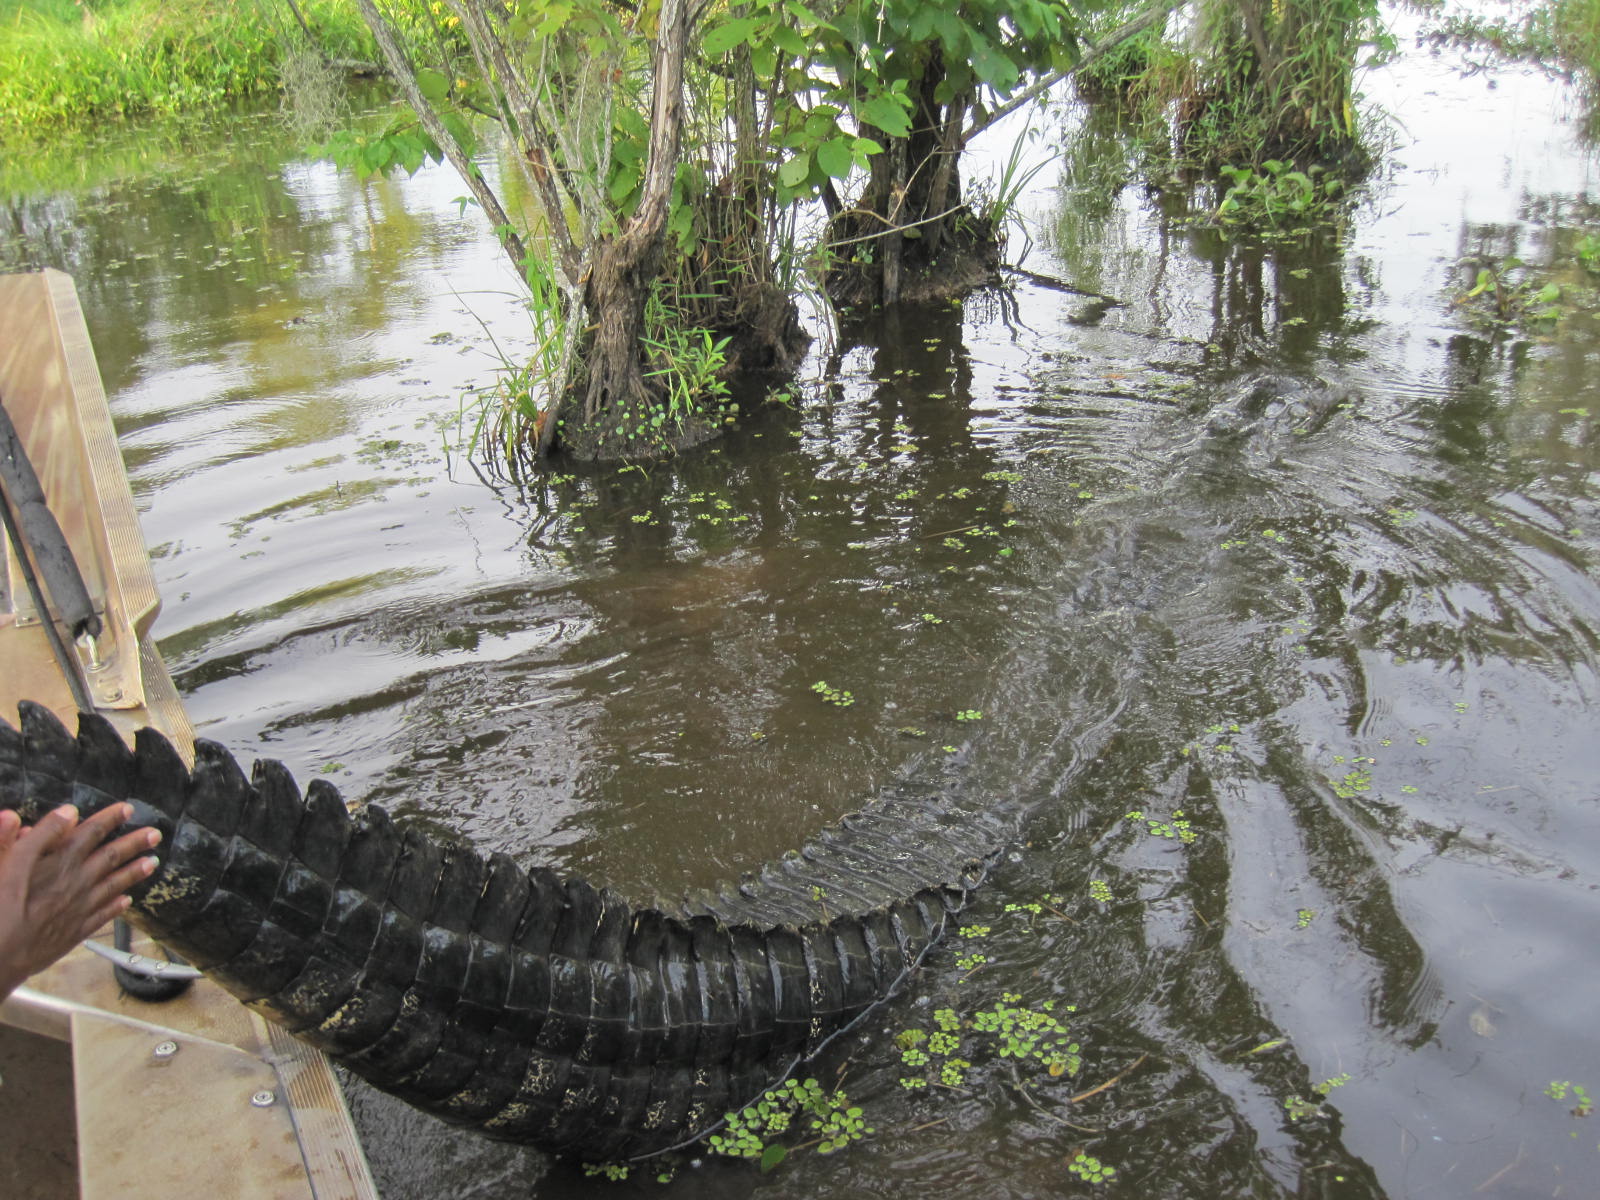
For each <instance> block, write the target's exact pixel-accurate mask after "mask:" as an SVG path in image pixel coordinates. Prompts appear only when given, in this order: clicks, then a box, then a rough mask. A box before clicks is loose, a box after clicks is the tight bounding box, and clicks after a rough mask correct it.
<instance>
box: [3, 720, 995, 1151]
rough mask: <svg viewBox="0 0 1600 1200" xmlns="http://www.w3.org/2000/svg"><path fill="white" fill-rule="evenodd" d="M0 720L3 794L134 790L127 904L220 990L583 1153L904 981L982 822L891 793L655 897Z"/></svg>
mask: <svg viewBox="0 0 1600 1200" xmlns="http://www.w3.org/2000/svg"><path fill="white" fill-rule="evenodd" d="M20 714H21V722H20V725H21V728H20V730H19V729H13V728H12V727H11V726H10V725H8V724H6V723H5V722H4V721H0V808H11V809H15V810H17V811H18V812H19V813H20V814H21V816H22V817H23V819H24V820H26V821H29V822H33V821H36V820H38V819H39V817H41V816H42V815H44V813H46V812H48V811H50V810H51V809H53V808H55V807H57V806H58V805H61V804H69V803H70V804H74V805H76V806H77V807H78V809H79V811H80V812H81V813H82V814H83V815H85V816H88V815H92V814H93V813H94V812H97V811H99V810H100V809H102V808H103V807H105V806H106V805H108V804H113V803H117V802H119V801H125V802H127V803H129V804H131V805H132V806H133V809H134V817H133V819H132V821H131V822H130V824H129V828H130V829H132V828H138V827H153V828H156V829H159V830H160V831H161V833H162V836H163V842H162V849H161V865H160V867H159V868H158V870H157V871H156V873H155V874H154V875H153V876H151V877H150V878H149V879H148V880H146V881H144V882H143V883H142V884H140V885H139V886H138V887H137V888H136V889H135V890H134V892H133V900H134V905H133V909H132V915H133V916H134V917H135V919H136V920H138V921H139V922H140V923H141V924H142V925H144V926H145V927H146V928H147V929H149V930H150V931H151V933H153V934H154V935H156V936H157V937H159V938H160V939H161V940H162V941H163V942H164V943H166V944H167V945H169V946H171V947H172V948H173V949H174V950H176V951H178V952H179V953H181V954H182V955H183V956H184V957H186V958H187V959H189V960H190V961H191V962H193V963H194V964H195V965H197V966H199V967H200V968H201V969H202V970H204V971H205V972H206V973H207V974H208V975H209V976H211V977H212V978H213V979H215V980H216V981H217V982H219V983H221V984H222V986H224V987H225V988H227V989H228V990H229V991H230V992H232V993H233V994H234V995H235V996H237V997H239V999H241V1000H242V1001H244V1002H245V1003H247V1004H249V1005H250V1006H251V1007H252V1008H254V1009H255V1010H257V1011H258V1012H260V1013H262V1014H263V1015H264V1016H266V1017H268V1018H269V1019H271V1020H273V1021H275V1022H277V1023H278V1024H280V1025H282V1026H284V1027H285V1028H287V1029H288V1030H290V1031H291V1032H293V1033H295V1034H297V1035H298V1036H300V1037H301V1038H303V1039H305V1040H306V1041H308V1042H310V1043H312V1044H314V1045H316V1046H317V1047H319V1048H320V1049H322V1050H324V1051H325V1052H326V1053H327V1054H328V1055H329V1056H330V1057H332V1058H333V1059H334V1060H335V1061H337V1062H339V1063H341V1064H342V1065H344V1066H345V1067H347V1068H349V1069H350V1070H351V1071H353V1072H354V1073H356V1074H357V1075H360V1076H362V1077H363V1078H365V1079H367V1080H368V1081H370V1082H371V1083H373V1084H374V1085H375V1086H377V1087H379V1088H381V1089H383V1090H385V1091H388V1092H391V1093H393V1094H394V1095H396V1096H399V1097H401V1098H402V1099H404V1100H406V1101H408V1102H410V1103H412V1104H414V1105H416V1106H417V1107H419V1108H421V1109H423V1110H425V1111H427V1112H430V1113H433V1114H435V1115H437V1116H439V1117H441V1118H443V1119H444V1120H446V1121H450V1122H455V1123H458V1124H462V1125H468V1126H472V1127H474V1128H476V1129H478V1130H480V1131H482V1132H484V1133H486V1134H488V1135H490V1136H492V1137H498V1138H504V1139H509V1140H515V1141H521V1142H526V1143H531V1144H534V1145H537V1146H540V1147H542V1148H544V1149H547V1150H550V1151H552V1152H555V1153H559V1154H571V1155H576V1156H581V1157H583V1158H585V1159H588V1160H591V1161H610V1160H619V1159H626V1158H637V1157H643V1156H647V1155H650V1154H654V1153H658V1152H660V1151H663V1150H666V1149H670V1148H673V1147H676V1146H679V1145H683V1144H686V1143H688V1142H692V1141H695V1140H697V1139H699V1138H701V1137H704V1136H705V1135H706V1134H707V1133H709V1132H711V1131H712V1130H713V1129H715V1128H716V1127H717V1125H718V1124H719V1123H720V1121H721V1119H722V1116H723V1114H724V1113H725V1112H727V1111H729V1110H730V1109H733V1108H736V1107H739V1106H742V1105H743V1104H745V1103H746V1102H748V1101H749V1100H751V1099H752V1098H753V1097H755V1096H757V1095H759V1094H760V1093H761V1092H762V1091H763V1090H764V1089H765V1088H767V1087H769V1086H771V1085H772V1084H774V1083H776V1082H778V1081H780V1080H781V1079H782V1078H784V1077H785V1076H786V1075H787V1074H789V1073H790V1072H791V1071H793V1070H794V1068H795V1067H796V1065H797V1064H798V1063H800V1062H801V1061H803V1060H805V1059H806V1058H807V1057H809V1056H811V1055H814V1054H815V1053H817V1051H818V1050H819V1049H820V1048H821V1047H822V1045H823V1044H825V1043H826V1042H827V1041H828V1040H829V1039H830V1038H832V1037H834V1036H837V1035H838V1034H839V1033H840V1032H842V1031H843V1030H845V1029H847V1028H849V1027H850V1026H851V1025H852V1024H854V1023H855V1022H857V1021H859V1020H860V1019H861V1018H862V1016H863V1015H864V1014H866V1013H868V1012H869V1011H871V1010H872V1009H873V1008H874V1006H876V1005H878V1004H880V1003H881V1002H882V1001H884V1000H885V999H886V998H888V997H889V996H890V995H892V994H894V992H895V991H896V990H897V989H898V988H900V987H901V986H902V985H903V984H904V982H905V981H906V979H907V978H908V976H909V974H910V973H911V972H912V971H913V970H914V969H915V968H916V966H917V965H918V963H919V962H920V961H921V959H922V957H923V955H924V954H925V953H926V951H927V949H928V947H929V946H930V945H931V944H932V942H933V941H934V940H935V939H937V938H938V936H939V935H940V933H941V932H942V931H943V929H944V927H945V925H946V923H947V922H948V921H949V919H950V917H951V915H952V914H954V913H955V912H957V911H958V910H959V909H960V908H961V907H962V905H963V904H964V903H965V901H966V899H967V895H968V893H969V892H970V891H971V890H972V888H974V887H976V886H977V885H978V884H979V883H980V882H981V881H982V880H983V878H984V875H985V874H986V872H987V869H988V866H989V863H990V862H991V861H992V858H993V854H994V851H995V849H996V848H997V847H998V845H999V842H1000V839H1001V831H1000V830H999V828H998V825H997V824H996V823H986V821H987V820H988V819H986V818H985V817H983V816H981V815H979V816H970V817H966V818H959V817H953V816H952V815H951V814H950V813H949V812H948V811H946V810H945V808H944V806H941V805H939V804H938V803H936V802H935V801H934V800H933V799H929V798H919V797H917V796H914V795H911V794H902V795H897V796H894V797H891V798H889V799H888V800H886V801H883V802H880V803H876V804H874V805H872V806H870V807H869V808H867V809H866V810H864V811H863V812H862V813H860V814H856V815H855V816H853V817H850V818H846V819H845V820H844V821H843V822H841V823H840V824H839V825H838V826H836V827H834V828H832V829H830V830H828V831H825V832H824V833H823V834H822V835H821V836H820V837H819V838H818V839H817V840H816V841H815V842H814V843H813V844H812V845H810V846H808V847H807V848H806V849H805V850H803V851H801V852H799V853H797V854H793V855H790V856H789V857H788V858H786V859H784V860H782V861H781V862H780V863H777V864H773V865H772V866H769V867H768V868H766V869H764V870H763V871H762V872H760V873H759V874H758V875H755V876H750V877H746V879H745V880H744V881H743V882H742V883H740V884H739V885H738V886H736V887H731V888H728V889H725V890H724V891H722V892H720V893H717V894H706V895H702V896H700V897H697V898H693V899H690V900H688V901H685V902H684V903H683V904H681V905H678V906H667V905H662V904H657V905H653V906H633V905H630V904H628V903H626V902H625V901H623V900H622V899H621V898H619V897H618V896H617V895H615V894H614V893H612V892H611V891H609V890H606V889H603V888H596V887H593V886H591V885H590V884H588V883H585V882H583V881H582V880H579V879H562V878H559V877H558V876H557V875H555V874H554V873H553V872H551V871H549V870H545V869H543V868H534V869H532V870H527V869H524V868H523V867H520V866H519V865H518V864H517V863H516V862H515V860H513V859H512V858H510V857H509V856H507V855H505V854H490V855H484V854H482V853H480V852H479V851H477V850H475V849H473V848H472V847H470V846H467V845H464V844H460V843H446V842H440V841H436V840H434V839H432V838H430V837H429V836H428V835H426V834H424V833H422V832H421V831H419V830H416V829H408V828H402V827H401V826H398V825H397V824H396V823H395V822H394V821H393V820H391V819H390V817H389V815H388V814H387V813H386V812H385V811H384V810H383V809H381V808H378V807H368V808H365V809H363V810H362V811H361V812H360V813H359V815H357V816H355V817H352V816H351V815H350V814H349V812H348V811H347V809H346V805H345V802H344V800H343V798H342V797H341V796H340V795H339V792H338V791H337V789H335V788H334V787H332V786H331V785H330V784H328V783H327V782H325V781H323V780H317V781H314V782H313V783H312V784H311V785H310V786H309V787H308V788H307V789H306V791H305V794H304V796H302V795H301V792H300V789H299V788H298V787H297V785H296V784H295V782H294V780H293V779H292V778H291V776H290V774H289V772H288V771H287V770H286V769H285V768H284V767H283V766H282V764H280V763H277V762H274V761H270V760H262V761H259V762H257V763H256V764H255V767H254V770H253V772H252V774H251V776H250V777H249V778H248V779H247V778H246V777H245V775H244V772H243V771H242V770H241V769H240V767H239V766H238V764H237V763H236V762H235V761H234V759H233V757H232V756H231V755H230V754H229V753H228V752H227V751H226V750H225V749H223V748H222V747H221V746H219V745H217V744H216V743H214V742H208V741H197V742H196V743H195V762H194V767H193V768H192V769H190V768H189V767H187V766H185V764H184V762H183V760H182V759H181V758H180V757H179V755H178V753H177V751H176V750H175V749H174V748H173V747H172V745H171V743H170V742H168V741H167V740H166V739H165V738H164V737H162V736H161V735H160V734H158V733H156V732H154V731H153V730H149V729H142V730H140V731H139V732H138V734H137V736H136V739H135V743H134V747H133V748H132V749H131V750H130V749H129V748H128V746H127V744H126V743H125V742H124V741H123V740H122V738H121V736H120V735H119V734H118V733H117V732H116V731H115V729H113V728H112V726H111V725H110V724H109V723H108V722H107V721H106V720H105V719H104V718H101V717H99V716H96V715H82V716H80V717H79V729H78V735H77V736H76V737H73V736H72V735H71V734H70V733H69V732H68V731H67V730H66V729H65V728H64V727H63V726H62V725H61V724H60V722H59V721H57V720H56V719H55V718H54V717H53V716H52V715H50V714H49V712H48V711H46V710H45V709H43V708H41V707H39V706H37V705H32V704H24V705H23V706H21V709H20Z"/></svg>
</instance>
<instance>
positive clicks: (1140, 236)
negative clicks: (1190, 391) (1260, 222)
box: [1048, 103, 1377, 366]
mask: <svg viewBox="0 0 1600 1200" xmlns="http://www.w3.org/2000/svg"><path fill="white" fill-rule="evenodd" d="M1124 120H1125V117H1124V114H1122V113H1121V112H1120V111H1118V109H1117V107H1116V106H1115V105H1113V104H1109V103H1103V104H1096V105H1091V106H1089V107H1088V108H1087V109H1086V110H1085V113H1084V115H1083V116H1082V118H1081V123H1080V124H1078V125H1075V126H1074V127H1073V128H1072V129H1071V131H1070V132H1069V133H1068V135H1067V139H1066V151H1065V156H1064V162H1063V168H1062V176H1061V183H1060V185H1059V187H1058V188H1057V192H1056V194H1057V196H1058V197H1059V203H1058V205H1057V207H1056V209H1055V211H1054V212H1053V213H1052V214H1051V217H1050V219H1049V221H1048V230H1049V238H1048V241H1049V245H1050V248H1051V250H1052V252H1053V253H1054V254H1055V255H1056V257H1057V258H1059V259H1060V260H1061V262H1062V263H1063V264H1064V266H1065V267H1066V268H1067V271H1068V274H1069V281H1070V282H1071V283H1072V284H1073V285H1074V286H1076V287H1080V288H1082V289H1084V290H1085V291H1091V292H1108V293H1110V294H1112V295H1114V296H1116V297H1117V298H1118V299H1119V300H1122V301H1124V302H1125V303H1127V304H1128V305H1129V319H1130V320H1131V321H1132V322H1135V323H1137V324H1139V325H1141V326H1143V327H1145V328H1147V329H1149V330H1150V331H1151V332H1156V333H1162V334H1165V335H1167V336H1173V337H1188V338H1193V339H1196V340H1198V341H1201V342H1204V343H1207V344H1208V345H1209V346H1211V347H1212V348H1213V350H1212V353H1213V356H1214V358H1213V361H1214V363H1216V364H1218V365H1222V364H1231V365H1234V366H1247V365H1250V364H1252V363H1256V362H1260V361H1262V360H1263V359H1267V358H1272V359H1282V358H1285V357H1287V358H1289V359H1290V360H1295V359H1305V358H1307V357H1309V356H1311V355H1313V354H1320V355H1330V356H1334V357H1339V356H1342V355H1344V354H1345V353H1347V352H1353V351H1354V344H1355V341H1356V338H1357V337H1358V336H1359V335H1360V334H1362V333H1363V332H1364V331H1366V330H1367V329H1369V328H1370V327H1371V322H1370V320H1369V319H1367V318H1366V317H1365V316H1363V315H1362V314H1361V312H1360V309H1361V308H1362V301H1361V296H1360V295H1359V294H1358V295H1355V296H1352V295H1350V294H1349V289H1350V288H1351V287H1352V284H1354V285H1355V286H1356V287H1357V288H1358V289H1359V291H1360V293H1367V292H1370V291H1372V290H1374V289H1375V288H1376V286H1377V281H1376V279H1375V278H1374V277H1373V276H1374V273H1375V271H1374V268H1373V266H1372V264H1371V263H1368V262H1366V261H1360V262H1354V263H1346V262H1345V248H1344V244H1343V241H1344V230H1343V229H1342V227H1339V226H1337V225H1332V224H1327V223H1322V224H1316V225H1311V226H1309V227H1307V228H1306V229H1304V230H1299V229H1295V230H1290V231H1287V232H1283V233H1273V234H1272V235H1271V236H1256V235H1247V234H1245V233H1243V232H1241V231H1238V230H1231V231H1230V230H1224V229H1220V228H1218V227H1216V226H1214V225H1212V224H1211V223H1210V222H1208V221H1206V220H1205V219H1203V214H1204V210H1205V209H1206V208H1207V207H1209V206H1210V205H1211V204H1214V203H1215V201H1214V199H1209V198H1208V197H1207V196H1206V195H1205V194H1204V192H1205V189H1206V188H1207V187H1208V186H1209V185H1206V184H1203V183H1201V184H1195V185H1194V186H1195V187H1196V188H1198V189H1200V191H1198V192H1197V194H1195V195H1193V196H1191V197H1190V200H1189V212H1186V211H1185V205H1184V203H1183V200H1182V197H1181V196H1179V195H1178V194H1176V193H1170V192H1169V193H1165V194H1157V193H1154V192H1141V193H1139V194H1137V195H1131V194H1130V193H1129V190H1128V187H1127V185H1128V182H1129V180H1130V178H1131V177H1132V175H1133V173H1134V164H1136V163H1138V162H1139V160H1140V159H1141V157H1142V156H1143V155H1144V153H1145V144H1144V141H1143V138H1142V136H1141V134H1140V132H1139V131H1138V130H1137V129H1135V128H1130V127H1129V126H1127V125H1126V124H1124ZM1190 212H1192V213H1193V214H1194V215H1196V216H1197V217H1199V218H1200V219H1198V220H1196V221H1194V222H1193V223H1190V224H1187V225H1185V224H1184V222H1185V220H1186V219H1187V217H1188V216H1189V215H1190Z"/></svg>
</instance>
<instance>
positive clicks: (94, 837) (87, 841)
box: [57, 804, 133, 862]
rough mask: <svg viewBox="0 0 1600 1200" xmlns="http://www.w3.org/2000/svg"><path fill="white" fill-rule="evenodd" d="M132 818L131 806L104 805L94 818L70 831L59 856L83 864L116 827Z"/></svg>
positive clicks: (82, 822)
mask: <svg viewBox="0 0 1600 1200" xmlns="http://www.w3.org/2000/svg"><path fill="white" fill-rule="evenodd" d="M57 811H59V810H57ZM132 816H133V805H131V804H108V805H106V807H104V808H102V809H101V810H100V811H99V812H97V813H95V815H94V816H92V817H90V818H88V819H87V820H85V821H81V822H79V823H78V826H77V828H76V829H73V830H71V833H70V834H69V836H68V839H67V841H66V843H65V844H64V845H63V846H62V847H61V854H62V855H63V856H64V857H66V858H67V859H68V860H69V861H73V862H84V861H85V860H87V859H88V858H89V856H90V855H91V854H93V853H94V852H95V851H96V850H97V849H99V848H100V844H101V843H102V842H104V841H105V840H106V839H107V838H108V837H110V836H111V835H112V833H114V832H115V831H116V830H117V828H118V826H121V825H125V824H127V822H128V819H129V818H130V817H132Z"/></svg>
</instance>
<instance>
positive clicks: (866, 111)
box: [858, 96, 911, 137]
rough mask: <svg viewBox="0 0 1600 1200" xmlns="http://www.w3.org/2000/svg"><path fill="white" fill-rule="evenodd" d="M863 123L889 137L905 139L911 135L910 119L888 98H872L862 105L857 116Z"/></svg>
mask: <svg viewBox="0 0 1600 1200" xmlns="http://www.w3.org/2000/svg"><path fill="white" fill-rule="evenodd" d="M858 115H859V116H860V118H861V120H862V121H863V122H865V123H866V124H868V125H872V126H875V127H877V128H878V129H881V130H883V131H884V132H885V133H887V134H888V135H889V136H890V137H906V136H908V135H909V134H910V133H911V117H910V116H909V114H908V113H907V112H906V110H905V109H904V108H903V107H901V105H900V104H899V103H898V102H897V101H896V100H894V99H893V98H892V97H890V96H874V97H872V99H870V100H868V101H867V102H866V103H865V104H863V105H862V106H861V108H860V110H859V114H858Z"/></svg>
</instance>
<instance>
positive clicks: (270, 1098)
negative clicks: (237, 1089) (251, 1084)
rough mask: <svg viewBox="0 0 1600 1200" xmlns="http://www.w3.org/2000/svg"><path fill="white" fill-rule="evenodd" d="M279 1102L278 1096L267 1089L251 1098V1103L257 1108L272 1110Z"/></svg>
mask: <svg viewBox="0 0 1600 1200" xmlns="http://www.w3.org/2000/svg"><path fill="white" fill-rule="evenodd" d="M277 1102H278V1094H277V1093H276V1092H269V1091H267V1090H266V1089H265V1088H263V1089H262V1090H261V1091H259V1092H257V1093H256V1094H255V1095H254V1096H251V1097H250V1103H251V1104H252V1105H254V1106H255V1107H256V1108H271V1107H272V1106H273V1105H274V1104H276V1103H277Z"/></svg>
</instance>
